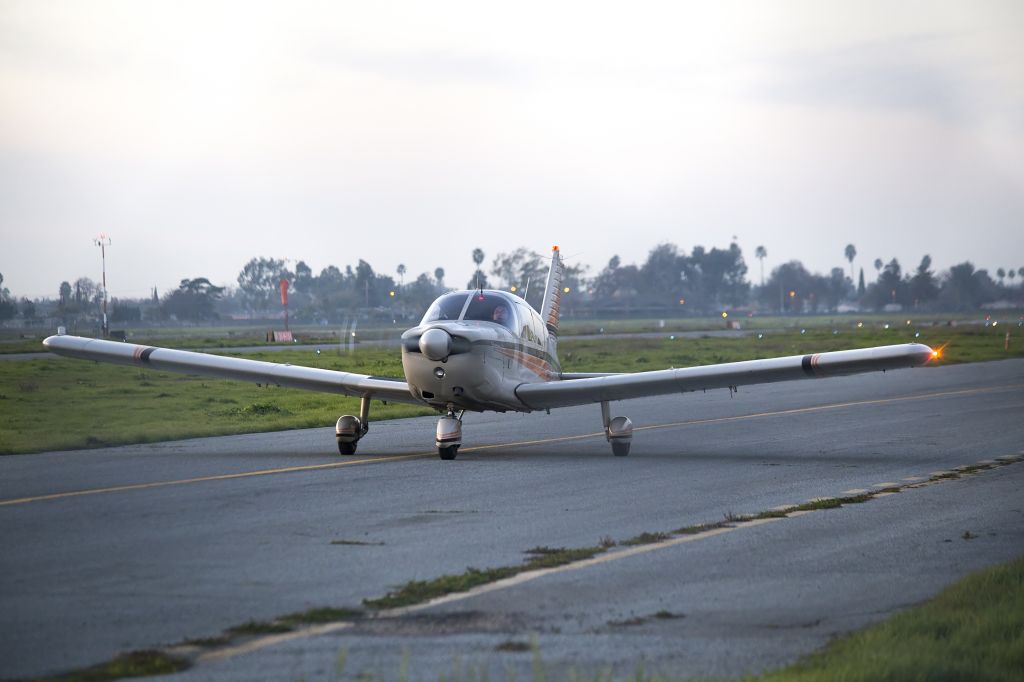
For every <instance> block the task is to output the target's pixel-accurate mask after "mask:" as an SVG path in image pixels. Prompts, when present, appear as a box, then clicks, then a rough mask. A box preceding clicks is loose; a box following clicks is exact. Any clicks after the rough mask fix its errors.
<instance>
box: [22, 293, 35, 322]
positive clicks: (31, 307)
mask: <svg viewBox="0 0 1024 682" xmlns="http://www.w3.org/2000/svg"><path fill="white" fill-rule="evenodd" d="M21 316H22V317H24V318H25V319H26V320H31V319H32V318H34V317H35V316H36V304H35V301H33V300H31V299H29V298H25V297H22V299H21Z"/></svg>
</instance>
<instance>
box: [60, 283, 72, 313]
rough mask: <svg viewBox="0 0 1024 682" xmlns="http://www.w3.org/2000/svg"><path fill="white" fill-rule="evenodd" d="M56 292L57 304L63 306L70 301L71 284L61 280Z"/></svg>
mask: <svg viewBox="0 0 1024 682" xmlns="http://www.w3.org/2000/svg"><path fill="white" fill-rule="evenodd" d="M58 294H59V298H58V299H57V300H58V305H60V306H61V307H62V308H63V307H64V306H66V305H67V304H68V303H69V302H70V301H71V284H70V283H69V282H61V283H60V289H59V290H58Z"/></svg>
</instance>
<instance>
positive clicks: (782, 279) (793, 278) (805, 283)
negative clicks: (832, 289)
mask: <svg viewBox="0 0 1024 682" xmlns="http://www.w3.org/2000/svg"><path fill="white" fill-rule="evenodd" d="M825 294H827V284H826V282H825V278H824V277H818V276H817V275H813V274H811V273H810V272H808V270H807V268H805V267H804V265H803V263H801V262H800V261H798V260H792V261H789V262H788V263H783V264H782V265H780V266H778V267H777V268H775V269H774V270H772V272H771V275H769V277H768V281H767V282H766V283H765V286H763V287H761V288H760V289H758V297H759V298H760V300H761V303H762V304H764V305H765V306H768V307H773V308H774V307H776V306H778V310H779V312H780V313H789V314H793V313H799V312H802V311H803V310H804V309H805V308H806V309H810V310H813V309H815V308H817V306H818V304H819V303H820V302H821V299H822V297H823V295H825Z"/></svg>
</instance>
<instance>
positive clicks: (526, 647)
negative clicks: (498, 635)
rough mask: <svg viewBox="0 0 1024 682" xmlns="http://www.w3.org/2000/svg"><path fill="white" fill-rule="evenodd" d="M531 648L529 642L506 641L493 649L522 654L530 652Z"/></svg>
mask: <svg viewBox="0 0 1024 682" xmlns="http://www.w3.org/2000/svg"><path fill="white" fill-rule="evenodd" d="M532 648H533V647H532V646H531V645H530V643H529V642H517V641H515V640H512V639H510V640H508V641H505V642H502V643H500V644H498V645H497V646H496V647H494V650H495V651H510V652H512V653H522V652H524V651H530V650H531V649H532Z"/></svg>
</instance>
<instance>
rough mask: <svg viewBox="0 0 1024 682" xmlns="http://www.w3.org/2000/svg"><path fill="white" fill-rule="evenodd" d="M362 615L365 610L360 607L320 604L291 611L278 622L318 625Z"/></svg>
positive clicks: (352, 618) (292, 624)
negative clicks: (315, 606)
mask: <svg viewBox="0 0 1024 682" xmlns="http://www.w3.org/2000/svg"><path fill="white" fill-rule="evenodd" d="M362 617H363V612H362V611H360V610H359V609H349V608H344V607H342V608H336V607H332V606H320V607H317V608H314V609H309V610H307V611H299V612H298V613H289V614H288V615H287V616H281V617H280V618H278V619H277V622H279V623H283V624H285V625H290V626H299V625H317V624H321V623H334V622H337V621H341V620H354V619H356V618H362Z"/></svg>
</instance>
